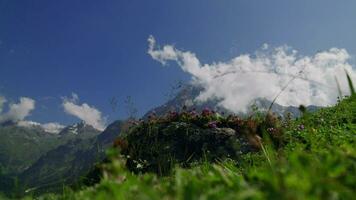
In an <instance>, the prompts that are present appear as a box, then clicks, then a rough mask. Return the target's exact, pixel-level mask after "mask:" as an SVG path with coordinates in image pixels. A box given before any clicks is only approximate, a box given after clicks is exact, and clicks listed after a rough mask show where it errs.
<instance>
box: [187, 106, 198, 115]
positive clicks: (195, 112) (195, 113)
mask: <svg viewBox="0 0 356 200" xmlns="http://www.w3.org/2000/svg"><path fill="white" fill-rule="evenodd" d="M189 114H190V116H192V117H195V116H197V115H198V113H197V111H196V110H195V108H194V109H193V110H192V111H190V113H189Z"/></svg>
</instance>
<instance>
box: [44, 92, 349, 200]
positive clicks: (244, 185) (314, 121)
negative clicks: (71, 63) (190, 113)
mask: <svg viewBox="0 0 356 200" xmlns="http://www.w3.org/2000/svg"><path fill="white" fill-rule="evenodd" d="M177 120H178V121H184V120H183V119H177ZM252 121H254V122H259V120H258V119H253V120H252ZM188 122H189V121H188ZM162 123H163V122H157V124H158V125H159V126H161V125H162ZM185 123H187V121H185ZM189 123H190V122H189ZM266 124H268V123H264V124H263V122H262V123H258V124H257V127H266ZM274 124H275V125H277V126H276V129H268V130H269V131H263V130H262V132H257V133H258V134H263V137H262V143H261V145H260V148H261V150H260V151H257V152H249V153H246V154H243V155H240V156H239V157H238V159H235V158H228V157H227V156H225V158H224V159H215V158H214V159H213V160H210V159H206V158H205V157H204V154H203V156H202V159H201V160H199V161H198V159H196V161H195V162H192V163H191V164H190V165H189V167H187V166H183V167H182V166H181V165H180V164H179V163H174V164H175V165H176V167H175V168H174V169H173V170H171V171H170V172H169V173H168V175H165V176H160V175H159V174H158V175H157V174H155V173H147V172H142V171H136V170H134V172H132V171H130V170H129V169H130V166H128V165H127V159H126V158H127V155H138V154H134V153H133V152H137V153H138V152H140V151H133V150H132V149H131V151H133V152H132V154H127V153H126V154H127V155H125V154H124V153H121V154H120V153H118V148H116V149H112V150H111V151H110V152H109V155H110V160H109V161H108V162H106V163H105V164H103V166H102V167H101V169H102V172H103V173H102V174H103V175H102V178H101V181H100V183H98V184H96V185H94V186H89V187H85V188H82V189H81V190H79V191H72V190H69V189H64V190H63V194H62V195H54V194H48V195H44V196H41V197H40V198H39V199H198V198H199V199H353V198H354V196H355V195H356V190H355V189H356V188H355V186H356V148H355V146H356V96H355V95H353V96H352V97H348V98H345V99H344V100H342V101H340V102H339V103H338V104H337V105H336V106H334V107H330V108H325V109H321V110H320V111H318V112H316V113H304V114H303V116H302V117H301V118H299V119H297V120H287V121H278V122H274ZM145 126H147V124H146V125H142V124H141V125H139V126H138V127H137V128H136V129H133V130H137V129H140V128H141V129H142V128H145ZM147 127H148V126H147ZM155 127H156V126H155ZM210 128H211V129H215V128H219V123H218V124H217V127H215V126H214V127H210ZM143 130H146V129H143ZM256 130H259V131H261V129H256ZM275 131H280V132H279V133H280V134H277V136H276V134H272V133H275ZM159 132H160V131H158V132H156V133H157V134H158V133H159ZM282 132H283V134H282ZM132 133H137V131H133V132H132ZM148 133H152V132H147V131H144V132H141V134H142V137H145V134H148ZM162 133H164V131H163V132H162ZM237 133H238V132H237ZM130 137H133V136H132V135H131V136H130V132H128V133H127V135H126V136H125V137H124V138H122V139H120V140H118V141H117V142H116V143H117V146H120V147H121V149H122V147H125V145H126V148H128V149H126V151H127V150H130V145H129V143H128V144H125V142H123V141H125V140H128V141H130V139H129V138H130ZM276 139H277V140H276ZM162 141H165V142H167V140H162ZM276 141H278V142H277V143H276ZM133 147H134V146H132V148H133ZM145 148H146V149H145V150H148V149H150V148H151V149H152V150H155V147H154V146H152V145H151V146H148V147H145ZM122 151H123V152H124V151H125V149H123V150H122ZM155 151H156V150H155ZM141 153H142V152H141ZM123 154H124V155H123ZM148 155H149V156H150V154H148ZM140 156H147V155H145V154H140ZM137 158H139V157H137ZM150 159H151V160H153V159H152V158H150V157H148V159H147V162H149V161H150ZM178 161H179V160H178ZM211 161H213V162H211ZM139 168H140V167H139ZM131 170H132V169H131ZM147 171H154V170H147Z"/></svg>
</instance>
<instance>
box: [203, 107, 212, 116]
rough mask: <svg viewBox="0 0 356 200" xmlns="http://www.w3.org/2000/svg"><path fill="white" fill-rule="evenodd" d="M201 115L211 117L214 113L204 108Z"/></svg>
mask: <svg viewBox="0 0 356 200" xmlns="http://www.w3.org/2000/svg"><path fill="white" fill-rule="evenodd" d="M201 114H202V115H203V116H210V115H211V114H212V112H211V110H210V109H209V108H204V109H203V111H202V113H201Z"/></svg>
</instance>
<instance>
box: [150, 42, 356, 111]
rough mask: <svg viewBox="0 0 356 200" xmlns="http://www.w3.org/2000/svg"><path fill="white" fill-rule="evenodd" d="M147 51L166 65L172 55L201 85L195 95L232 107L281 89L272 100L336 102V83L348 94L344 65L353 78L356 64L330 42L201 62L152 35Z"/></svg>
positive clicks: (265, 48) (244, 107) (239, 108)
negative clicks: (322, 47) (314, 48)
mask: <svg viewBox="0 0 356 200" xmlns="http://www.w3.org/2000/svg"><path fill="white" fill-rule="evenodd" d="M148 43H149V48H148V54H149V55H150V56H151V57H152V58H153V59H154V60H157V61H158V62H160V63H161V64H162V65H166V64H167V62H169V61H174V62H176V63H177V64H178V66H179V67H180V68H181V69H182V70H183V71H184V72H186V73H188V74H190V75H191V76H192V83H193V84H196V85H199V86H200V87H202V88H203V91H202V92H201V93H200V95H199V96H198V97H197V99H196V100H198V101H206V100H208V99H215V100H218V102H219V105H220V106H222V107H224V108H226V109H229V110H231V111H234V112H245V111H246V110H247V108H248V106H249V105H250V103H251V102H252V101H253V100H254V99H256V98H258V97H259V98H266V99H268V100H270V101H272V100H273V99H274V98H275V97H276V95H278V94H279V93H280V91H281V90H284V92H283V93H282V94H281V95H280V96H279V98H278V99H277V102H278V103H279V104H281V105H284V106H289V105H293V106H298V105H300V104H304V105H318V106H326V105H330V104H333V103H335V102H336V100H337V96H338V89H337V84H336V81H335V79H336V78H337V80H338V82H339V83H340V86H341V89H342V92H343V94H344V95H345V94H348V93H349V91H348V86H347V81H346V76H345V72H344V69H346V70H347V71H348V72H349V73H350V75H351V77H352V78H353V80H356V70H355V69H353V68H352V66H351V65H350V64H349V63H348V60H349V58H350V55H349V54H348V52H347V51H346V50H345V49H339V48H331V49H329V50H326V51H322V52H318V53H316V54H315V55H312V56H302V55H300V54H299V53H298V51H297V50H294V49H292V48H290V47H288V46H281V47H277V48H270V47H269V46H268V45H263V47H262V48H261V49H259V50H258V51H256V52H255V53H254V54H252V55H250V54H243V55H239V56H236V57H234V58H232V59H231V60H229V61H227V62H214V63H211V64H202V63H201V62H200V60H199V59H198V58H197V56H196V55H195V54H194V53H192V52H189V51H181V50H178V49H176V48H175V47H174V46H172V45H164V46H163V47H162V48H159V47H157V46H156V40H155V38H154V37H153V36H150V37H149V38H148Z"/></svg>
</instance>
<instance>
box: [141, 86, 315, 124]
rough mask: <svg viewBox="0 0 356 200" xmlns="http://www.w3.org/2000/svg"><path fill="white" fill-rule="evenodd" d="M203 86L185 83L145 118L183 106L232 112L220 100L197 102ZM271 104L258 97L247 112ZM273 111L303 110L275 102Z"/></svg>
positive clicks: (188, 108) (264, 108) (309, 108)
mask: <svg viewBox="0 0 356 200" xmlns="http://www.w3.org/2000/svg"><path fill="white" fill-rule="evenodd" d="M201 91H202V89H201V88H199V87H196V86H193V85H185V86H182V89H181V90H180V91H179V92H178V93H177V95H176V96H175V97H173V98H172V99H170V100H169V101H167V103H165V104H163V105H161V106H158V107H156V108H154V109H152V110H150V111H148V112H147V113H146V114H145V115H144V116H143V118H144V119H147V118H148V116H149V115H150V114H152V113H154V114H156V115H158V116H161V115H164V114H166V113H168V112H169V111H181V110H182V109H183V107H185V108H186V109H187V110H192V109H195V110H196V111H197V112H201V111H202V110H203V109H204V108H209V109H213V110H215V111H216V112H219V113H225V114H232V112H231V111H229V110H227V109H225V108H223V107H221V106H219V105H218V101H216V100H208V101H206V102H196V101H194V99H196V98H197V97H198V96H199V94H200V92H201ZM270 105H271V101H269V100H267V99H263V98H257V99H255V100H254V101H253V102H251V108H250V109H249V110H248V112H247V113H250V112H252V111H253V108H252V106H256V107H257V108H258V110H261V111H266V110H268V108H269V107H270ZM319 108H320V107H318V106H307V107H306V109H307V110H308V111H312V112H313V111H316V110H318V109H319ZM272 112H274V113H277V114H279V115H280V116H285V115H286V114H287V113H291V114H292V116H293V117H299V116H300V115H301V112H300V110H299V108H298V107H295V106H282V105H279V104H278V103H274V104H273V106H272ZM237 114H239V115H242V116H243V115H246V113H237Z"/></svg>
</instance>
